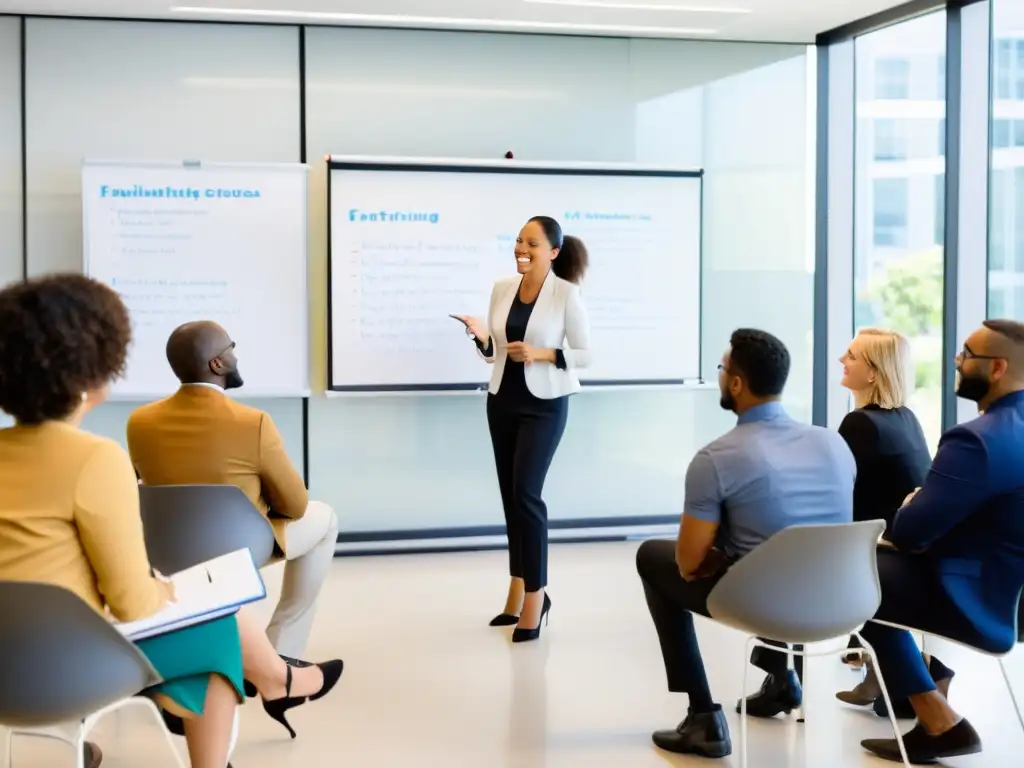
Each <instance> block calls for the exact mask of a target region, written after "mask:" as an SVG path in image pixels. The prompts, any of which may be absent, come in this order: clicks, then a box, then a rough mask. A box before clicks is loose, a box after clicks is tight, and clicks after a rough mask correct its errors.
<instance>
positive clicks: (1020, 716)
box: [875, 590, 1024, 766]
mask: <svg viewBox="0 0 1024 768" xmlns="http://www.w3.org/2000/svg"><path fill="white" fill-rule="evenodd" d="M1014 622H1015V625H1016V629H1017V631H1016V633H1015V634H1016V637H1017V643H1024V590H1022V596H1019V597H1018V598H1017V611H1016V613H1015V614H1014ZM877 623H878V624H883V625H885V626H887V627H894V628H896V629H905V630H907V631H908V632H915V633H917V632H922V631H923V630H921V629H918V628H916V627H907V626H903V625H902V624H896V623H894V622H891V621H879V622H877ZM924 636H925V638H928V637H936V638H939V639H940V640H946V641H948V642H950V643H953V644H955V645H959V646H961V647H962V648H967V649H969V650H972V651H975V652H976V653H981V654H984V655H985V656H989V657H991V658H993V659H996V660H998V661H999V671H1000V672H1002V673H1003V682H1005V683H1006V690H1007V691H1009V692H1010V701H1011V702H1012V703H1013V711H1014V714H1016V715H1017V721H1018V722H1019V723H1020V727H1021V730H1022V731H1024V712H1022V711H1021V708H1020V703H1019V702H1018V701H1017V695H1016V694H1015V693H1014V692H1013V684H1012V683H1011V682H1010V676H1009V674H1008V673H1007V671H1006V661H1005V660H1006V657H1007V656H1009V655H1010V654H1011V653H1013V650H1014V648H1016V647H1017V643H1015V644H1013V645H1011V646H1010V647H1009V648H1000V649H999V650H995V651H991V650H988V649H987V648H979V647H978V646H976V645H971V644H970V643H965V642H964V641H963V640H958V639H956V638H954V637H947V636H945V635H937V634H935V633H934V632H925V633H924ZM923 645H924V643H922V647H923ZM875 674H876V675H877V676H878V681H879V683H880V684H881V685H882V686H883V690H884V686H885V683H884V682H882V669H881V666H880V665H879V664H878V662H877V660H876V661H875ZM886 703H888V700H886ZM893 727H895V725H894V726H893ZM896 741H897V742H898V743H899V745H900V754H902V755H903V764H904V765H906V766H910V761H909V760H908V759H907V751H906V749H905V748H904V746H903V734H902V733H901V732H900V731H899V729H898V728H897V729H896Z"/></svg>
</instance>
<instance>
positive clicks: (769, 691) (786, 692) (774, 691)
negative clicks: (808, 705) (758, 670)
mask: <svg viewBox="0 0 1024 768" xmlns="http://www.w3.org/2000/svg"><path fill="white" fill-rule="evenodd" d="M803 700H804V692H803V688H801V687H800V678H798V677H797V675H796V672H795V671H794V670H792V669H789V670H786V676H785V677H776V676H775V675H768V677H766V678H765V679H764V683H762V684H761V690H760V691H759V692H757V693H755V694H753V695H752V696H748V697H747V714H748V715H750V716H751V717H775V716H776V715H778V714H780V713H782V712H785V713H786V714H787V715H788V714H789V713H790V712H792V711H793V710H794V709H799V708H800V705H801V704H802V703H803ZM742 703H743V702H739V701H738V702H736V712H737V713H739V712H740V709H741V705H742Z"/></svg>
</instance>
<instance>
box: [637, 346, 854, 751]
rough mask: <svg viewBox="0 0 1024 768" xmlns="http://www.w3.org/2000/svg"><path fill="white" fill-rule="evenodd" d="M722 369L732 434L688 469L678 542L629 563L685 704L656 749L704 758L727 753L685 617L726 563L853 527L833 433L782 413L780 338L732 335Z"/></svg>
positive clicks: (723, 728) (848, 474)
mask: <svg viewBox="0 0 1024 768" xmlns="http://www.w3.org/2000/svg"><path fill="white" fill-rule="evenodd" d="M718 370H719V374H718V385H719V387H720V388H721V391H722V398H721V405H722V407H723V408H725V409H726V410H729V411H733V412H734V413H736V415H737V416H738V417H739V419H738V421H737V424H736V427H735V428H734V429H733V430H732V431H730V432H728V433H726V434H725V435H723V436H722V437H720V438H718V439H717V440H715V441H714V442H713V443H711V444H710V445H708V446H706V447H705V448H702V449H701V450H700V451H699V452H698V453H697V455H696V456H694V458H693V461H691V462H690V466H689V468H688V469H687V471H686V499H685V502H684V508H683V518H682V522H681V524H680V529H679V538H678V540H677V541H676V542H675V543H674V544H673V542H671V541H648V542H645V543H644V544H643V545H642V546H641V547H640V549H639V551H638V552H637V558H636V567H637V571H638V572H639V574H640V579H641V581H642V582H643V587H644V593H645V594H646V596H647V606H648V608H649V609H650V611H651V618H652V619H654V626H655V629H656V630H657V632H658V639H659V641H660V642H661V654H662V656H663V658H664V662H665V671H666V673H667V676H668V688H669V690H670V691H672V692H674V693H688V694H689V697H690V702H689V712H688V714H687V716H686V719H685V720H683V722H682V723H681V724H680V725H679V727H678V728H676V729H675V730H674V731H659V732H657V733H655V734H654V743H655V744H657V745H658V746H659V747H661V748H662V749H665V750H668V751H670V752H677V753H683V754H696V755H702V756H704V757H725V756H726V755H728V754H730V752H731V751H732V742H731V740H730V738H729V727H728V725H727V724H726V721H725V715H724V714H723V713H722V708H721V706H720V705H718V704H715V703H714V702H713V701H712V698H711V690H710V688H709V687H708V680H707V676H706V675H705V672H704V662H703V661H702V660H701V655H700V649H699V648H698V647H697V635H696V633H695V631H694V626H693V614H694V613H699V614H701V615H703V616H707V615H708V613H707V599H708V595H709V594H710V593H711V590H712V588H713V587H714V586H715V584H717V583H718V580H719V579H720V578H721V577H722V575H723V574H724V573H725V571H726V570H727V568H728V566H729V565H730V564H731V563H732V562H735V561H736V560H737V559H739V558H741V557H742V556H743V555H745V554H747V553H749V552H750V551H751V550H753V549H754V548H755V547H757V546H758V545H759V544H762V543H763V542H764V541H765V540H767V539H768V538H769V537H770V536H772V535H773V534H774V533H777V532H778V531H781V530H782V529H784V528H787V527H789V526H791V525H809V524H816V523H849V522H851V521H852V519H853V482H854V478H855V476H856V472H857V470H856V465H855V464H854V460H853V454H851V453H850V449H849V448H848V447H847V445H846V442H845V441H844V440H843V438H841V437H840V436H839V434H838V433H836V432H831V431H829V430H827V429H823V428H821V427H813V426H810V425H808V424H801V423H799V422H796V421H794V420H793V419H791V418H790V417H789V416H788V415H787V414H786V412H785V410H783V408H782V405H781V404H780V403H779V397H780V395H781V394H782V389H783V387H784V386H785V383H786V378H787V376H788V375H789V352H788V351H787V350H786V347H785V346H784V345H783V344H782V342H781V341H779V340H778V339H777V338H775V337H774V336H772V335H770V334H768V333H764V332H763V331H756V330H738V331H736V332H735V333H733V335H732V340H731V346H730V348H729V351H727V352H726V353H725V356H724V357H723V358H722V364H721V365H719V366H718ZM780 599H785V596H784V595H780ZM771 653H779V652H777V651H772V652H771ZM779 655H780V656H781V657H782V659H783V665H785V656H784V655H783V654H779ZM789 676H790V677H791V678H792V679H791V680H790V683H791V685H792V686H796V687H797V688H799V683H797V682H796V676H795V675H793V673H791V672H790V673H789Z"/></svg>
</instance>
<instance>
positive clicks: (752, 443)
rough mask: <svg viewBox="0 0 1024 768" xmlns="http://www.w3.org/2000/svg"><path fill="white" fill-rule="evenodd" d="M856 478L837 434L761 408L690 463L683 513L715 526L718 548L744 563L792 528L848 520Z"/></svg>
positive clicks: (775, 407)
mask: <svg viewBox="0 0 1024 768" xmlns="http://www.w3.org/2000/svg"><path fill="white" fill-rule="evenodd" d="M856 476H857V465H856V463H855V462H854V460H853V454H852V453H851V452H850V449H849V447H848V446H847V445H846V441H844V440H843V438H841V437H840V436H839V435H838V434H837V433H835V432H831V431H829V430H827V429H824V428H822V427H814V426H811V425H809V424H802V423H800V422H798V421H794V420H793V419H791V418H790V417H789V416H788V415H787V414H786V411H785V410H784V409H783V407H782V405H781V404H780V403H777V402H772V403H765V404H764V405H759V406H756V407H754V408H751V409H750V410H749V411H747V412H746V413H744V414H743V415H742V416H740V417H739V420H738V421H737V423H736V427H735V428H734V429H732V430H731V431H729V432H727V433H726V434H724V435H722V436H721V437H720V438H718V439H717V440H715V441H714V442H713V443H711V444H710V445H708V446H707V447H705V448H702V449H701V450H700V451H699V452H698V453H697V455H696V456H694V457H693V461H691V462H690V467H689V469H687V471H686V502H685V507H684V512H685V514H687V515H689V516H690V517H694V518H697V519H698V520H706V521H707V522H710V523H719V525H720V526H721V527H720V528H719V531H718V540H717V541H716V546H718V547H719V548H720V549H721V550H722V551H723V552H724V553H725V554H726V555H727V556H729V557H733V558H735V557H742V556H743V555H745V554H747V553H748V552H750V551H751V550H752V549H754V547H756V546H758V545H759V544H762V543H764V541H765V540H766V539H768V538H769V537H770V536H772V535H773V534H775V533H777V532H778V531H781V530H782V529H783V528H788V527H789V526H791V525H812V524H821V523H849V522H851V521H852V520H853V483H854V480H855V479H856Z"/></svg>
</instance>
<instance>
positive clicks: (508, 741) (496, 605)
mask: <svg viewBox="0 0 1024 768" xmlns="http://www.w3.org/2000/svg"><path fill="white" fill-rule="evenodd" d="M635 550H636V544H599V545H598V544H595V545H562V546H558V547H555V548H554V549H553V551H552V556H551V573H550V580H551V584H550V594H551V596H552V599H553V602H554V608H553V610H552V613H551V626H550V628H549V629H548V630H546V631H545V633H544V636H543V637H542V639H541V640H540V641H539V642H535V643H528V644H525V645H517V646H512V645H511V644H510V643H509V631H507V630H498V629H491V628H489V627H487V621H488V620H489V619H490V618H491V616H492V615H493V614H495V613H496V612H497V611H498V610H500V608H501V603H502V599H503V597H504V589H505V586H506V581H505V576H504V573H505V570H504V568H505V554H504V553H503V552H485V553H470V554H450V555H427V556H407V557H384V558H366V559H346V560H338V561H336V563H335V566H334V572H333V574H332V575H331V579H330V582H329V583H328V585H327V586H326V588H325V590H324V594H323V596H322V599H321V605H320V611H319V614H318V617H317V623H316V629H315V632H314V637H313V640H312V642H311V646H310V649H309V653H308V654H307V656H308V657H309V658H312V659H324V658H329V657H332V656H341V657H343V658H344V659H345V662H346V672H345V676H344V677H343V678H342V681H341V683H340V687H339V689H338V690H337V691H336V692H334V693H332V694H331V696H329V697H328V698H327V699H325V700H322V701H320V702H315V703H312V704H309V705H307V706H305V707H303V708H301V709H299V710H296V714H295V715H294V717H293V718H292V722H293V724H294V725H295V726H296V729H297V730H298V732H299V737H298V739H297V740H296V741H294V742H292V741H289V740H288V738H287V734H286V733H285V732H284V730H282V729H281V728H280V727H279V726H278V725H277V724H275V723H273V722H272V721H270V720H269V718H267V717H266V715H265V714H264V713H263V711H262V709H261V708H260V706H259V705H258V704H257V703H254V702H252V701H250V702H249V703H248V704H247V705H246V706H245V707H244V708H243V714H242V729H241V736H240V739H239V743H238V747H237V749H236V750H235V753H234V755H233V757H232V762H233V764H234V766H235V768H300V767H305V766H320V765H323V766H345V767H346V768H371V767H373V768H376V767H377V766H382V767H386V768H390V767H391V766H394V767H395V768H403V767H404V766H417V767H419V766H444V767H445V768H462V767H465V768H584V767H585V768H605V767H607V768H657V767H658V766H667V765H674V766H690V765H693V766H697V765H711V764H714V763H712V762H710V761H704V760H698V759H690V760H687V759H682V758H676V757H672V756H668V755H664V754H662V753H659V752H658V751H657V750H656V749H655V748H654V747H653V746H652V745H651V744H650V739H649V733H650V731H651V730H652V729H654V728H658V727H666V726H674V725H675V723H676V722H677V721H678V720H679V719H680V717H681V715H682V713H683V711H684V710H685V707H686V699H685V697H679V696H673V695H671V694H669V693H667V692H666V691H665V687H664V677H663V671H662V668H661V660H660V657H659V654H658V647H657V642H656V639H655V635H654V630H653V628H652V626H651V622H650V619H649V617H648V615H647V611H646V607H645V605H644V601H643V596H642V593H641V589H640V585H639V583H638V581H637V578H636V573H635V570H634V567H633V554H634V552H635ZM279 580H280V572H279V570H277V571H271V572H270V573H269V574H268V585H269V586H271V587H272V589H274V590H275V593H276V588H277V585H278V582H279ZM274 598H275V596H274V595H272V597H271V599H272V600H273V599H274ZM269 608H270V604H264V605H261V606H260V608H259V610H260V611H261V613H263V614H266V615H269ZM699 631H700V636H701V644H702V648H703V651H704V655H705V659H706V661H707V665H708V672H709V675H710V677H711V681H712V687H713V690H714V693H715V695H716V697H717V698H718V699H720V700H721V701H723V702H725V703H726V704H727V705H728V704H731V703H732V702H734V701H735V699H736V697H737V696H738V694H739V692H740V686H741V680H742V678H741V675H742V666H741V664H740V661H741V657H742V654H743V650H742V649H743V641H742V638H741V637H740V636H739V635H738V634H736V633H734V632H732V631H731V630H727V629H723V628H721V627H718V626H716V625H714V624H712V623H710V622H705V621H701V622H700V625H699ZM929 650H933V651H935V652H936V653H937V655H939V656H940V657H941V658H942V659H943V660H944V661H945V662H947V663H948V664H949V665H950V666H952V667H953V668H954V669H955V670H956V671H957V672H958V674H957V677H956V680H955V681H954V683H953V687H952V691H951V694H950V695H951V698H952V700H953V704H954V706H955V707H957V708H958V709H959V710H960V711H961V712H962V713H963V714H965V715H966V716H968V717H969V718H970V719H971V720H972V722H973V723H974V724H975V726H976V727H977V728H978V730H979V731H980V732H981V734H982V737H983V738H984V740H985V752H984V753H983V754H982V755H980V756H977V757H973V758H965V759H961V760H957V761H952V762H951V763H950V764H951V765H954V766H965V767H967V766H979V768H980V766H982V765H986V766H989V765H991V766H1011V765H1019V764H1020V755H1021V754H1022V752H1024V734H1022V733H1021V730H1020V727H1019V726H1018V724H1017V720H1016V718H1015V716H1014V714H1013V712H1012V709H1011V705H1010V698H1009V696H1008V694H1007V693H1006V689H1005V686H1003V684H1002V677H1001V676H1000V674H999V669H998V666H997V664H996V662H995V661H994V660H992V659H988V658H984V657H981V656H976V655H974V654H971V653H970V652H968V651H965V650H962V649H959V648H955V647H951V646H948V645H939V644H938V643H933V644H932V645H930V646H929ZM1021 657H1024V651H1022V652H1021V653H1020V654H1019V655H1017V656H1015V657H1011V658H1010V661H1009V664H1010V670H1011V675H1012V677H1013V678H1014V680H1015V681H1016V683H1017V686H1016V687H1017V690H1018V691H1020V692H1021V693H1022V694H1024V658H1021ZM856 679H857V678H856V675H855V674H854V673H852V672H850V671H847V670H846V668H845V667H843V666H842V665H841V664H840V663H839V661H838V660H836V659H833V658H825V659H818V660H812V661H811V667H810V674H809V681H808V682H809V689H808V698H809V703H810V707H811V710H810V714H809V720H808V722H807V723H806V724H804V725H801V724H797V723H796V722H795V721H794V720H785V721H784V720H781V719H780V720H778V721H772V722H767V723H766V722H753V723H752V724H751V728H750V731H749V733H750V739H751V741H750V758H751V763H750V764H751V765H752V766H765V767H766V768H783V766H794V767H800V768H804V767H806V768H848V767H849V768H852V767H853V766H876V765H886V763H881V762H879V761H876V760H874V759H872V758H869V757H867V756H865V755H864V754H863V753H862V752H861V750H860V748H859V741H860V740H861V739H862V738H866V737H871V736H884V735H886V733H887V731H888V723H887V722H883V721H881V720H878V719H877V718H875V717H874V716H873V715H870V714H867V713H862V712H856V711H851V710H848V709H844V708H843V706H842V705H841V704H839V702H837V701H835V699H834V698H833V696H832V693H833V691H834V690H836V689H838V688H840V687H849V686H851V685H853V684H854V683H855V682H856ZM758 683H759V680H758V678H757V676H756V675H751V677H750V687H751V689H753V688H755V687H756V685H757V684H758ZM1022 699H1024V696H1022ZM727 708H729V707H727ZM730 723H731V726H732V728H733V738H734V741H735V740H736V739H737V738H738V735H739V726H738V723H737V720H736V717H735V716H734V715H732V714H730ZM94 738H95V739H96V740H97V741H98V742H100V744H101V745H102V747H103V749H104V752H105V753H106V760H105V761H104V765H105V766H107V767H108V768H128V767H129V766H131V767H133V768H134V767H136V766H140V767H144V768H161V767H162V766H168V767H169V766H172V765H173V762H172V760H171V759H170V756H169V755H168V754H167V752H166V748H165V746H164V743H163V740H162V739H161V738H160V737H159V735H158V734H157V733H156V731H155V726H153V725H151V724H148V723H143V722H140V719H139V716H137V715H136V714H134V713H126V714H124V715H115V716H113V717H111V718H109V720H108V722H106V723H104V724H102V725H101V726H100V727H99V728H98V729H97V731H96V732H95V737H94ZM71 761H72V755H71V751H70V750H68V749H66V748H62V747H60V746H58V745H53V744H40V743H39V742H35V741H26V740H19V741H17V742H16V744H15V752H14V762H15V765H16V766H17V768H37V767H41V766H44V765H45V766H50V765H52V766H59V765H68V766H70V765H73V762H71ZM720 764H721V765H723V766H738V765H739V760H738V757H737V754H736V753H734V755H733V756H732V757H731V758H728V759H726V760H724V761H720Z"/></svg>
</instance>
